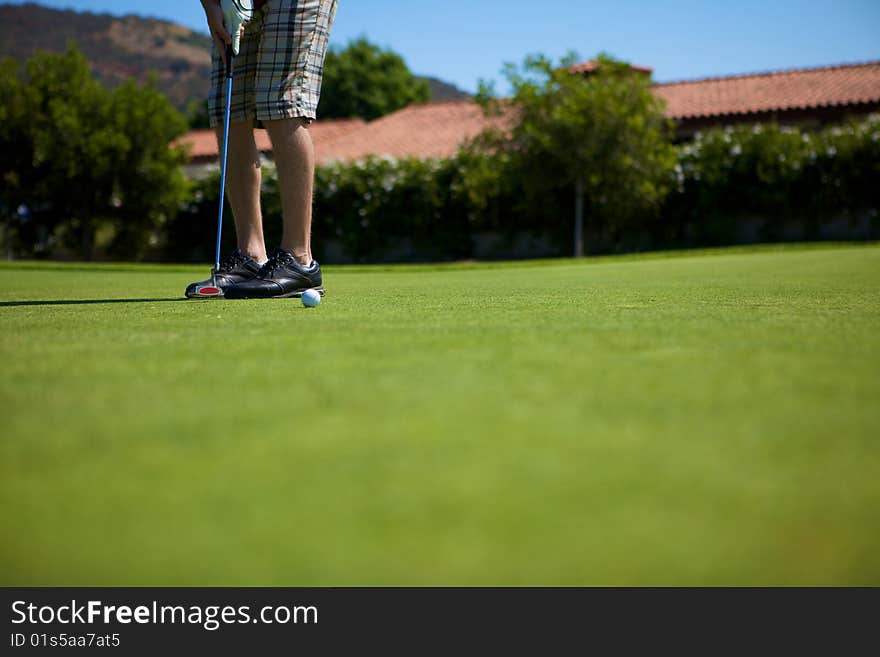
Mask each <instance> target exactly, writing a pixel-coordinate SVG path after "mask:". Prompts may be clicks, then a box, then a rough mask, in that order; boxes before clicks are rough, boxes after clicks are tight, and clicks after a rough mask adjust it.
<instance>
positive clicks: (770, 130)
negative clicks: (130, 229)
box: [164, 115, 880, 262]
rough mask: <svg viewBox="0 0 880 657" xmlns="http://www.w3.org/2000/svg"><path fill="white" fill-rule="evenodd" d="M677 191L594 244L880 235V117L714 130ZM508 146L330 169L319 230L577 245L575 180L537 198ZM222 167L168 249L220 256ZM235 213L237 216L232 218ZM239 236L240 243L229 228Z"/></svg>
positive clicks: (684, 165)
mask: <svg viewBox="0 0 880 657" xmlns="http://www.w3.org/2000/svg"><path fill="white" fill-rule="evenodd" d="M678 155H679V164H678V166H677V167H676V171H675V175H676V181H675V183H676V184H675V185H674V191H673V192H672V193H671V194H670V195H669V196H668V197H667V199H666V201H665V204H664V205H663V207H662V209H661V210H660V212H659V213H658V214H652V215H650V216H645V217H644V218H643V219H642V221H641V222H639V223H637V224H633V223H632V222H629V224H627V225H623V226H621V225H618V224H617V222H614V221H609V222H607V225H596V224H595V223H594V222H591V221H590V217H587V232H586V237H587V247H588V250H589V251H590V252H593V253H598V252H614V251H626V250H644V249H654V248H671V247H686V246H703V245H714V244H735V243H744V242H755V241H776V240H800V239H820V238H822V239H828V238H838V237H839V238H846V239H876V238H877V237H880V221H878V210H880V184H878V181H880V115H874V116H871V117H869V118H867V119H865V120H861V121H858V122H853V123H850V124H847V125H843V126H835V127H831V128H827V129H825V130H822V131H821V132H806V131H801V130H797V129H794V128H789V127H779V126H775V125H755V126H743V127H736V128H726V129H718V130H710V131H707V132H704V133H701V134H698V135H696V137H695V138H694V139H693V140H692V141H690V142H687V143H684V144H681V145H680V146H678ZM525 175H527V174H526V173H524V172H523V171H521V170H518V169H517V167H516V165H514V164H513V163H512V162H511V161H510V160H509V159H508V158H507V157H506V156H502V155H498V156H495V155H485V154H478V153H473V152H467V151H463V152H461V153H459V154H458V155H457V156H456V157H454V158H450V159H446V160H415V159H400V160H396V159H389V158H370V159H368V160H365V161H362V162H355V163H344V164H333V165H329V166H322V167H319V168H318V170H317V172H316V177H315V205H314V207H315V221H314V226H313V230H314V233H313V238H314V242H315V245H316V252H317V253H318V257H319V258H323V259H324V260H325V261H327V262H388V261H411V260H451V259H463V258H473V257H477V258H496V257H497V258H501V257H503V258H510V257H534V256H551V255H568V254H569V253H570V250H571V226H572V213H573V205H574V200H573V199H574V195H573V191H572V190H571V189H569V188H567V187H564V186H560V187H553V186H552V185H550V186H549V191H547V192H545V193H544V194H543V195H541V196H540V197H535V198H530V197H529V196H528V194H527V192H525V191H524V190H525V189H527V188H530V187H533V186H530V185H526V184H524V183H525V179H524V176H525ZM218 184H219V183H218V180H217V178H216V177H209V178H208V179H206V180H203V181H200V182H198V183H196V184H195V188H194V191H193V195H192V199H191V200H190V201H189V202H188V203H187V204H186V205H185V206H184V207H182V208H181V210H180V212H179V213H178V215H177V217H176V218H175V219H174V220H173V221H172V222H171V223H169V224H168V225H167V227H166V231H165V240H164V241H165V244H166V247H165V253H164V256H165V257H166V258H169V259H174V260H205V259H206V258H207V259H210V258H211V255H210V254H211V251H212V248H211V245H212V244H213V241H212V236H213V229H214V222H215V221H216V202H217V186H218ZM263 208H264V215H265V224H266V225H265V227H266V236H267V242H268V243H269V244H276V243H278V241H279V239H280V227H281V220H280V214H281V213H280V204H279V200H278V194H277V180H276V178H275V176H274V172H273V171H271V170H265V171H264V184H263ZM229 216H230V218H231V215H229ZM226 238H227V240H226V241H227V246H228V247H230V248H231V247H232V244H233V243H234V239H233V231H232V229H231V221H230V229H229V230H227V231H226Z"/></svg>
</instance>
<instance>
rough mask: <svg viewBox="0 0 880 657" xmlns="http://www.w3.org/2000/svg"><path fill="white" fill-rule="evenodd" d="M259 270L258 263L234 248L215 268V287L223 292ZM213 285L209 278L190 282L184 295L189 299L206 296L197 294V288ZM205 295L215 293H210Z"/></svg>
mask: <svg viewBox="0 0 880 657" xmlns="http://www.w3.org/2000/svg"><path fill="white" fill-rule="evenodd" d="M259 272H260V265H258V264H257V261H256V260H254V259H253V258H251V257H250V256H249V255H247V254H245V253H242V252H241V251H239V250H238V249H236V250H235V251H233V252H232V253H230V254H229V255H228V256H226V257H225V258H223V259H222V260H221V261H220V269H218V270H217V287H219V288H220V290H222V291H223V292H224V293H225V292H226V290H227V289H228V288H229V287H230V286H232V285H235V284H236V283H241V282H243V281H249V280H251V279H252V278H254V277H255V276H256V275H257V274H258V273H259ZM213 285H214V281H213V280H212V279H210V278H209V279H207V280H204V281H198V282H196V283H190V284H189V285H188V286H187V287H186V296H187V297H188V298H190V299H197V298H199V297H200V296H206V295H201V294H199V289H200V288H202V287H207V288H209V289H210V288H212V287H213ZM207 296H217V295H214V294H211V295H207Z"/></svg>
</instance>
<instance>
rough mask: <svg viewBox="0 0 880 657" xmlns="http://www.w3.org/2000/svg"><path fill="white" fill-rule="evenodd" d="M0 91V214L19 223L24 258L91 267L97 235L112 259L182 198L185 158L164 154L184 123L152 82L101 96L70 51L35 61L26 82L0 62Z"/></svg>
mask: <svg viewBox="0 0 880 657" xmlns="http://www.w3.org/2000/svg"><path fill="white" fill-rule="evenodd" d="M0 92H2V98H3V100H2V109H0V112H2V113H3V114H2V116H3V118H4V120H3V121H2V123H3V128H2V129H0V140H2V141H0V148H2V150H3V152H4V153H9V154H10V157H9V158H4V160H3V165H2V171H0V173H2V176H3V179H4V185H3V190H2V192H0V194H2V201H0V210H2V211H4V212H5V213H6V214H7V219H8V220H9V219H11V218H12V216H13V215H15V217H16V218H18V219H19V223H18V225H17V231H16V232H17V237H18V240H19V242H20V244H21V248H22V249H23V250H24V251H25V252H26V253H27V252H30V253H35V254H37V253H41V252H42V253H46V252H51V251H52V250H55V249H57V248H58V247H61V248H63V249H70V250H74V251H75V252H77V253H78V255H79V256H81V257H84V258H90V257H91V256H92V255H93V253H94V248H95V239H96V235H97V234H98V232H99V230H100V231H101V232H102V233H103V234H106V235H108V237H107V241H108V244H107V247H108V250H109V252H110V253H111V254H112V255H114V256H119V257H135V256H137V255H139V254H140V253H142V252H143V251H144V250H145V249H146V248H147V247H148V246H150V242H151V241H155V239H156V238H155V235H154V231H155V230H157V229H158V228H160V227H161V225H162V223H163V222H164V221H165V220H167V218H168V217H169V216H170V215H171V214H173V213H174V212H175V211H176V209H177V206H178V205H179V204H180V203H181V202H182V200H183V198H184V197H185V193H186V183H185V180H184V179H183V175H182V171H181V167H180V165H181V164H182V162H183V159H184V157H183V153H182V152H181V151H180V150H178V149H169V148H168V144H169V143H170V141H172V140H173V139H174V138H175V137H177V136H179V135H180V134H182V133H183V132H184V131H185V130H186V121H185V119H184V118H183V116H182V115H181V114H179V113H178V112H177V111H176V110H175V109H174V108H173V107H172V106H171V105H170V103H169V102H168V100H167V99H166V98H165V97H164V96H163V95H162V94H161V93H159V92H158V91H157V90H156V87H155V81H150V82H149V83H147V84H146V85H144V86H139V85H137V84H136V83H135V82H134V81H128V82H126V83H124V84H122V85H120V86H118V87H117V88H115V89H114V90H113V91H108V90H106V89H105V88H104V87H103V86H101V85H100V84H99V83H98V82H97V81H96V80H95V79H94V78H93V77H92V74H91V72H90V71H89V67H88V63H87V62H86V60H85V58H84V57H83V55H82V54H81V53H80V52H79V51H78V50H77V48H76V47H75V46H74V45H73V44H71V45H69V46H68V49H67V51H66V53H65V54H63V55H54V54H48V53H37V54H36V55H34V56H33V57H32V58H31V59H30V60H28V62H27V64H26V66H25V71H24V75H22V72H21V70H20V67H19V66H18V65H17V64H16V63H13V62H6V63H4V65H3V67H2V68H0ZM20 207H22V208H26V212H25V213H22V212H19V211H18V208H20ZM22 219H26V220H22Z"/></svg>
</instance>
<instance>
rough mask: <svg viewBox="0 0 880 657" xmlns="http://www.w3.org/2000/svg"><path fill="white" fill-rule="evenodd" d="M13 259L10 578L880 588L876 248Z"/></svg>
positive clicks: (7, 481)
mask: <svg viewBox="0 0 880 657" xmlns="http://www.w3.org/2000/svg"><path fill="white" fill-rule="evenodd" d="M206 272H207V267H183V266H178V267H170V266H152V265H116V266H114V265H66V264H49V263H16V262H11V263H3V264H0V357H2V361H0V362H2V369H0V405H2V414H0V435H2V438H0V506H2V533H3V539H2V541H0V564H2V576H0V584H3V585H410V584H411V585H428V584H433V585H489V584H497V585H531V584H535V585H538V584H547V585H553V584H561V585H590V584H611V585H663V584H716V585H760V584H874V585H876V584H880V552H878V549H877V539H878V537H880V512H878V509H880V247H878V246H877V245H863V246H829V245H825V246H820V247H818V248H815V247H814V248H805V247H798V248H763V249H754V250H731V251H724V250H718V251H710V252H700V253H680V254H665V255H663V256H662V257H658V256H654V257H643V258H632V257H631V258H601V259H597V260H587V261H583V262H575V261H572V260H562V261H555V262H540V263H512V264H503V265H499V264H485V265H483V264H474V265H468V264H463V265H451V266H425V267H419V266H402V267H327V268H326V272H325V285H326V287H327V296H326V297H325V298H324V301H323V303H322V304H321V306H320V307H318V308H315V309H306V308H303V307H302V305H301V304H300V302H299V300H295V299H286V300H268V301H186V300H182V299H180V298H179V297H180V295H181V294H182V292H183V289H184V287H185V285H186V284H187V283H188V282H190V281H191V280H195V279H196V278H201V277H204V275H205V273H206Z"/></svg>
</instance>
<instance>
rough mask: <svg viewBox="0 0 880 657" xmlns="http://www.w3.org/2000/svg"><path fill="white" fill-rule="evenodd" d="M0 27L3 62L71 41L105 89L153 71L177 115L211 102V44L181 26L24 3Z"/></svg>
mask: <svg viewBox="0 0 880 657" xmlns="http://www.w3.org/2000/svg"><path fill="white" fill-rule="evenodd" d="M0 24H2V25H4V30H2V31H0V57H14V58H15V59H18V60H21V61H24V60H26V59H28V58H29V57H31V56H32V55H33V54H34V52H36V51H37V50H44V51H48V52H56V53H60V52H64V50H65V48H66V47H67V43H68V42H69V41H70V40H73V41H75V42H76V44H77V46H78V47H79V49H80V50H81V51H82V52H83V54H84V55H85V57H86V58H87V59H88V61H89V64H90V66H91V69H92V73H93V74H94V75H95V77H96V78H97V79H98V80H100V81H101V82H102V83H103V84H105V85H107V86H110V87H113V86H116V85H118V84H120V83H122V82H124V81H125V80H128V79H130V78H136V79H138V80H141V81H144V80H146V79H147V76H148V75H149V73H150V71H155V72H156V83H157V86H158V87H159V89H160V90H161V91H162V92H163V93H164V94H165V95H166V96H168V98H169V100H170V101H171V102H172V104H173V105H174V106H175V107H177V108H178V109H179V110H181V111H184V112H187V111H189V110H190V109H191V108H192V104H193V103H203V102H204V99H205V98H206V97H207V94H208V85H209V75H210V68H211V39H210V37H209V36H208V35H207V34H203V33H200V32H196V31H194V30H191V29H189V28H187V27H184V26H182V25H179V24H177V23H173V22H170V21H167V20H164V19H159V18H145V17H142V16H136V15H134V14H127V15H124V16H114V15H112V14H107V13H103V14H96V13H92V12H85V11H84V12H79V11H74V10H71V9H54V8H50V7H45V6H43V5H40V4H37V3H26V4H22V5H0ZM418 77H420V78H422V79H425V80H427V82H428V84H429V86H430V88H431V99H432V102H441V101H445V100H457V99H465V98H469V97H470V96H469V95H468V94H467V93H465V92H463V91H461V90H460V89H458V88H456V87H455V86H454V85H451V84H449V83H447V82H444V81H442V80H439V79H437V78H434V77H430V76H418Z"/></svg>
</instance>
